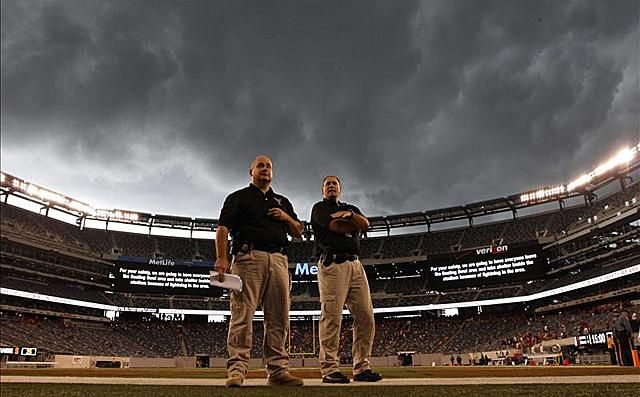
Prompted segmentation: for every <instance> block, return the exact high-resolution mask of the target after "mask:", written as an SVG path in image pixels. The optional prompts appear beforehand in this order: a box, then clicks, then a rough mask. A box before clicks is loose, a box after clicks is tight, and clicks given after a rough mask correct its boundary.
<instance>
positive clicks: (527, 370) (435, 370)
mask: <svg viewBox="0 0 640 397" xmlns="http://www.w3.org/2000/svg"><path fill="white" fill-rule="evenodd" d="M376 370H378V371H379V372H380V373H382V375H383V376H384V377H385V378H478V377H538V376H589V375H634V374H637V375H639V377H640V368H632V367H614V366H582V367H577V366H570V367H557V366H547V367H525V366H521V367H504V366H495V367H384V368H378V369H376ZM342 372H344V373H345V374H347V375H349V374H350V373H351V370H350V368H347V367H343V369H342ZM292 373H293V374H295V375H297V376H300V377H302V378H305V379H312V378H319V377H320V371H319V370H318V369H316V368H296V369H293V370H292ZM0 375H2V376H9V375H16V376H78V377H103V378H109V377H124V378H208V379H223V378H225V377H226V371H225V370H224V369H222V368H209V369H195V368H78V369H76V368H40V369H38V368H2V369H0ZM248 378H266V373H265V371H264V370H258V369H256V370H252V371H250V372H249V374H248Z"/></svg>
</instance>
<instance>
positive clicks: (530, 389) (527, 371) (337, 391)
mask: <svg viewBox="0 0 640 397" xmlns="http://www.w3.org/2000/svg"><path fill="white" fill-rule="evenodd" d="M378 370H379V371H380V372H381V373H382V374H383V375H384V377H385V378H386V379H394V378H395V379H400V378H423V379H428V378H474V377H475V378H478V377H496V378H497V377H500V378H510V377H562V376H584V377H585V378H587V379H588V377H589V376H593V375H612V376H613V375H637V378H638V382H637V383H619V384H602V383H600V384H545V383H544V382H541V384H522V385H464V386H435V385H434V386H419V385H410V386H394V385H379V386H367V385H364V386H363V385H357V386H355V385H352V386H349V385H345V386H337V387H320V386H305V387H303V388H273V387H267V386H264V387H262V386H258V387H256V386H247V387H243V388H240V389H233V390H229V389H225V388H224V387H220V386H155V385H154V386H144V385H96V384H53V383H5V382H3V383H1V384H0V396H2V397H4V396H7V397H8V396H47V397H49V396H78V397H92V396H131V397H137V396H152V397H164V396H176V397H199V396H273V397H314V396H330V397H343V396H352V395H363V396H366V397H378V396H397V397H408V396H431V395H433V396H438V397H448V396H473V397H481V396H486V395H489V396H499V397H504V396H536V397H541V396H561V397H573V396H615V397H623V396H634V397H639V396H640V368H620V367H587V366H585V367H575V366H572V367H386V368H378ZM292 372H293V373H294V374H296V375H298V376H301V377H303V378H306V379H318V378H319V377H320V375H319V371H318V369H313V368H310V369H306V368H304V369H294V370H293V371H292ZM343 372H345V373H346V374H350V372H351V371H350V370H349V368H346V367H345V368H343ZM0 376H1V377H4V376H33V377H37V378H39V379H42V378H43V377H45V378H46V377H47V376H56V377H62V376H74V377H99V378H113V377H119V378H188V379H205V378H208V379H224V378H225V376H226V374H225V371H224V369H220V368H217V369H194V368H166V369H163V368H124V369H98V368H92V369H52V368H43V369H34V368H29V369H7V368H3V369H0ZM248 377H249V378H252V379H263V378H265V377H266V374H265V371H264V370H253V371H251V372H250V373H249V376H248ZM265 384H266V382H265Z"/></svg>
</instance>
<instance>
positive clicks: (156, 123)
mask: <svg viewBox="0 0 640 397" xmlns="http://www.w3.org/2000/svg"><path fill="white" fill-rule="evenodd" d="M639 12H640V11H639V5H638V3H637V2H635V1H616V2H602V1H575V2H569V1H567V2H558V1H550V2H531V1H490V2H487V1H440V2H437V1H429V2H410V1H402V2H390V1H380V2H370V1H362V2H342V1H340V2H338V1H274V2H264V1H253V2H245V1H216V2H212V1H187V2H175V1H172V2H161V1H110V2H109V1H107V2H105V1H100V2H89V1H47V2H37V1H3V2H2V146H3V149H2V151H3V156H2V157H3V160H2V163H3V164H2V167H3V169H6V170H7V171H9V172H15V173H16V174H17V175H18V176H23V177H29V178H33V179H35V180H36V181H39V182H41V183H43V184H47V183H48V182H49V181H52V183H54V182H55V183H54V184H55V185H56V187H58V186H59V187H58V190H63V191H64V192H66V193H69V194H71V193H73V192H83V189H82V187H81V186H82V183H83V181H86V180H90V181H91V183H90V184H88V185H85V188H87V189H90V190H91V193H88V192H87V193H83V194H84V196H85V197H86V196H87V195H90V196H91V197H107V196H109V197H111V195H114V196H115V198H114V199H113V201H114V204H113V205H114V206H115V205H118V206H120V207H126V206H127V205H128V203H132V204H131V205H135V206H136V208H137V209H140V207H139V203H145V202H146V203H149V208H148V210H149V211H151V212H165V213H166V212H174V213H180V214H186V215H193V216H217V209H219V206H220V203H221V202H222V199H223V198H224V195H225V194H226V193H228V192H229V191H230V190H231V189H235V188H238V187H240V186H242V185H245V184H246V183H248V180H249V179H248V178H249V177H248V175H247V169H248V166H249V163H250V162H251V161H252V159H253V157H254V156H255V155H256V154H260V153H266V154H268V155H270V156H271V157H272V158H273V160H274V163H275V171H276V180H275V187H276V188H277V189H278V190H280V191H282V192H284V193H285V194H287V195H289V196H290V197H291V198H292V200H293V202H294V204H295V205H296V208H297V209H298V212H299V215H300V216H301V217H302V218H304V219H307V218H308V216H309V215H308V211H309V208H310V206H311V205H312V203H313V201H315V200H317V199H318V198H319V196H320V187H319V183H320V179H321V177H322V176H324V175H326V174H338V175H340V176H341V179H343V181H344V185H345V197H344V198H345V199H346V200H353V201H354V202H356V203H357V204H359V205H360V206H361V207H362V208H363V210H365V211H366V212H367V213H369V214H376V215H377V214H388V213H398V212H405V211H415V210H422V209H429V208H436V207H439V206H449V205H456V204H463V203H467V202H471V201H476V200H480V199H485V198H492V197H496V196H501V195H507V194H511V193H516V192H519V191H522V190H525V189H528V188H531V187H535V186H537V185H540V184H551V183H556V182H567V181H569V180H570V179H571V178H574V177H576V176H577V173H579V172H583V171H586V170H587V169H588V168H589V167H591V166H593V165H594V164H595V163H596V162H597V161H599V160H601V159H602V158H604V157H605V156H607V155H609V154H611V153H612V152H613V151H615V150H616V149H618V148H619V147H620V146H621V145H623V144H632V143H634V142H636V141H638V140H639V139H640V136H639V131H640V126H639V118H638V117H639V116H638V113H639V112H638V108H639V106H640V104H639V101H640V99H639V98H640V94H639V92H638V91H639V88H638V85H639V81H638V57H639V54H638V47H639V45H640V39H639V31H638V18H639V17H638V15H639ZM22 152H24V153H31V154H37V156H38V158H37V159H29V160H28V161H26V160H25V157H24V156H22V155H21V153H22ZM5 158H8V159H5ZM43 169H45V170H48V171H51V170H56V171H58V172H56V173H55V174H56V175H55V176H52V175H51V172H49V173H48V174H47V172H45V171H42V170H43ZM103 180H104V181H106V183H105V186H108V188H109V192H110V193H109V194H101V193H100V191H99V190H100V181H103ZM65 181H66V182H65ZM132 186H135V189H133V190H132V189H131V187H132ZM172 186H174V187H176V189H172ZM67 189H73V192H71V191H69V190H67ZM131 191H135V192H136V193H135V194H136V198H137V199H135V200H131V201H129V200H130V199H129V198H128V197H127V192H131ZM172 191H173V193H172ZM153 192H156V193H158V192H163V193H162V194H164V195H171V194H175V195H176V198H175V199H174V200H157V199H156V200H154V198H153V195H152V193H153ZM118 197H121V200H120V201H118ZM156 197H157V196H156ZM190 197H191V199H190ZM203 198H209V201H208V202H207V200H205V199H203ZM154 202H155V203H157V206H156V204H154ZM211 207H213V209H212V208H211Z"/></svg>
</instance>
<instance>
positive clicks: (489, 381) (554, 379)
mask: <svg viewBox="0 0 640 397" xmlns="http://www.w3.org/2000/svg"><path fill="white" fill-rule="evenodd" d="M225 381H226V379H199V378H198V379H192V378H190V379H187V378H102V377H100V378H98V377H71V376H0V383H58V384H60V383H62V384H100V385H147V386H152V385H162V386H220V387H223V386H224V384H225ZM304 383H305V385H306V386H324V387H349V386H355V387H359V386H429V385H515V384H518V385H521V384H537V385H545V384H547V385H548V384H580V383H640V376H638V375H595V376H593V375H590V376H586V375H585V376H536V377H505V378H393V379H383V380H381V381H380V382H373V383H369V382H351V383H350V384H348V385H335V384H326V383H322V379H320V378H315V379H305V380H304ZM266 385H267V380H266V379H247V380H245V381H244V385H243V386H253V387H256V386H266Z"/></svg>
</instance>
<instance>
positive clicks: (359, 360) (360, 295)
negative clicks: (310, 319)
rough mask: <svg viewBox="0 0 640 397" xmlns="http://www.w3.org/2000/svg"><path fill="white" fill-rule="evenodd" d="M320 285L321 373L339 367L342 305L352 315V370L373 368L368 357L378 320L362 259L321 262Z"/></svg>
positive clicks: (335, 369)
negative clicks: (331, 262)
mask: <svg viewBox="0 0 640 397" xmlns="http://www.w3.org/2000/svg"><path fill="white" fill-rule="evenodd" d="M318 269H319V270H318V287H319V288H320V302H321V304H322V313H321V315H320V332H319V336H320V370H321V372H322V376H326V375H329V374H331V373H333V372H337V371H339V370H340V359H339V357H338V348H339V345H340V325H341V323H342V309H343V307H344V305H345V304H346V305H347V309H349V312H350V313H351V315H352V316H353V349H352V355H353V373H354V374H359V373H361V372H363V371H365V370H367V369H369V368H370V364H369V357H370V356H371V349H372V348H373V338H374V336H375V322H374V318H373V304H372V303H371V294H370V293H369V282H368V281H367V275H366V274H365V272H364V268H363V266H362V263H360V261H359V260H355V261H347V262H344V263H340V264H337V263H333V264H331V266H324V265H323V264H322V263H319V264H318Z"/></svg>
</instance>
